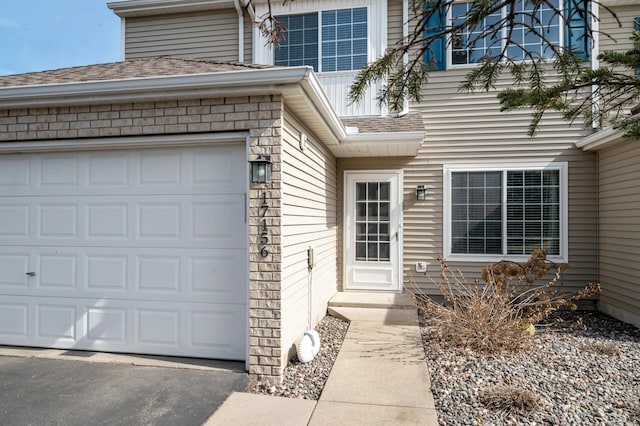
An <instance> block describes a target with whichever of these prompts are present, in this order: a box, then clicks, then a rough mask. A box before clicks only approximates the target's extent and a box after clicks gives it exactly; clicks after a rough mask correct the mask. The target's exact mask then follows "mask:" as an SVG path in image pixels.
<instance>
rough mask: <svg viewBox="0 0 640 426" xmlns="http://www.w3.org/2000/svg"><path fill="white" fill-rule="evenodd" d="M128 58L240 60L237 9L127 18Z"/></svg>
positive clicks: (126, 39) (126, 42)
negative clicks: (163, 57)
mask: <svg viewBox="0 0 640 426" xmlns="http://www.w3.org/2000/svg"><path fill="white" fill-rule="evenodd" d="M125 31H126V32H125V34H126V35H125V58H126V59H136V58H144V57H150V56H163V55H171V56H181V57H189V58H196V59H210V60H217V61H237V60H238V15H237V13H236V11H235V9H228V10H226V9H225V10H216V11H204V12H193V13H180V14H172V15H158V16H146V17H138V18H127V20H126V29H125Z"/></svg>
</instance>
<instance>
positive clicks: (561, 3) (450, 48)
mask: <svg viewBox="0 0 640 426" xmlns="http://www.w3.org/2000/svg"><path fill="white" fill-rule="evenodd" d="M471 1H472V0H456V3H470V2H471ZM558 5H559V9H560V10H562V11H564V0H558ZM506 13H507V11H506V8H502V17H504V16H505V15H506ZM452 20H453V16H452V13H451V8H448V9H447V26H449V27H450V26H451V25H452ZM565 25H566V24H565V22H564V21H563V20H562V19H560V22H559V32H560V34H558V45H559V46H564V32H565ZM506 32H507V28H502V34H501V36H502V37H503V38H504V37H505V36H506ZM451 37H452V35H451V34H449V35H447V58H446V59H447V69H449V68H475V67H478V66H480V64H479V63H472V64H454V63H453V60H452V58H453V42H452V39H451ZM523 62H527V61H526V60H525V61H523Z"/></svg>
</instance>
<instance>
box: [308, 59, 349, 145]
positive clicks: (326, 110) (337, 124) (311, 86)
mask: <svg viewBox="0 0 640 426" xmlns="http://www.w3.org/2000/svg"><path fill="white" fill-rule="evenodd" d="M306 68H307V69H308V70H309V73H308V75H307V78H305V79H304V80H302V81H301V82H300V86H301V87H302V89H303V90H304V92H305V94H306V96H307V97H308V98H307V100H308V101H310V102H311V103H312V104H313V106H314V108H315V111H316V113H318V114H320V115H321V116H322V118H323V120H322V122H323V123H326V125H327V127H328V130H330V131H331V133H332V134H334V135H335V136H336V140H335V143H336V144H340V143H342V142H344V141H345V139H346V138H347V130H346V128H345V126H344V124H343V123H342V120H340V117H338V114H337V113H336V111H335V109H334V108H333V105H332V104H331V101H330V100H329V98H328V97H327V94H326V92H325V91H324V88H323V87H322V83H320V80H319V79H318V76H317V75H316V74H315V73H314V72H313V71H312V70H313V69H312V68H311V67H306Z"/></svg>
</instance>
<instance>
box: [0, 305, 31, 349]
mask: <svg viewBox="0 0 640 426" xmlns="http://www.w3.org/2000/svg"><path fill="white" fill-rule="evenodd" d="M28 324H29V304H28V303H21V302H13V303H12V302H10V301H7V300H6V299H5V300H3V301H2V302H0V338H3V341H6V339H7V338H8V339H11V340H12V341H13V342H19V343H26V341H27V338H28V334H27V333H28ZM9 343H10V342H9Z"/></svg>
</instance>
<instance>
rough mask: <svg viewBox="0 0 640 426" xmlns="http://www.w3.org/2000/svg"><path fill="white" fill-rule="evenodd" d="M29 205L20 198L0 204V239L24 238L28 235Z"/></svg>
mask: <svg viewBox="0 0 640 426" xmlns="http://www.w3.org/2000/svg"><path fill="white" fill-rule="evenodd" d="M30 216H31V213H30V205H29V204H24V203H23V202H21V200H15V201H13V200H12V201H10V202H8V203H3V204H2V205H0V218H2V220H0V241H3V240H6V239H9V238H18V239H25V238H28V237H29V223H30V221H31V220H30Z"/></svg>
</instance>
